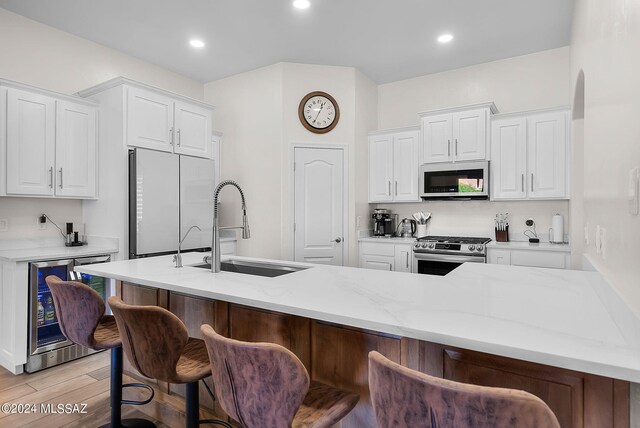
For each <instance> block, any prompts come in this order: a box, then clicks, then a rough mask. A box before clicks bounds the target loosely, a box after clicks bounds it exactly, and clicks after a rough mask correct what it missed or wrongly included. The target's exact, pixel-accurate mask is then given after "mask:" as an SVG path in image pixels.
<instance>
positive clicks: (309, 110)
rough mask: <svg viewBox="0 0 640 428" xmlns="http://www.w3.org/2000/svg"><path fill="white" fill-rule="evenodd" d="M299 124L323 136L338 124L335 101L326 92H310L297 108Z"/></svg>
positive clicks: (338, 117)
mask: <svg viewBox="0 0 640 428" xmlns="http://www.w3.org/2000/svg"><path fill="white" fill-rule="evenodd" d="M298 117H299V118H300V122H302V125H304V127H305V128H307V129H308V130H309V131H311V132H315V133H316V134H324V133H326V132H329V131H331V130H332V129H333V128H335V127H336V125H337V124H338V120H339V119H340V109H339V108H338V103H337V102H336V100H335V99H334V98H333V97H332V96H331V95H329V94H327V93H326V92H321V91H315V92H310V93H308V94H307V95H305V96H304V97H302V100H301V101H300V105H299V106H298Z"/></svg>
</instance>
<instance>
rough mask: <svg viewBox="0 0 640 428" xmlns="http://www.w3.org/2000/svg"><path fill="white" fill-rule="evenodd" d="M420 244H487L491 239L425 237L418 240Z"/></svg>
mask: <svg viewBox="0 0 640 428" xmlns="http://www.w3.org/2000/svg"><path fill="white" fill-rule="evenodd" d="M418 241H420V242H439V243H446V244H486V243H487V242H491V238H475V237H463V236H423V237H422V238H418Z"/></svg>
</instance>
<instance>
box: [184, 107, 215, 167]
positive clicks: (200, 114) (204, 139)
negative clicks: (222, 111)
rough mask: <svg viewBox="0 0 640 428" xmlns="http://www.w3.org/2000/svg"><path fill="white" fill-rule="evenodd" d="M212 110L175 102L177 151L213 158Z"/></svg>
mask: <svg viewBox="0 0 640 428" xmlns="http://www.w3.org/2000/svg"><path fill="white" fill-rule="evenodd" d="M211 117H212V114H211V110H208V109H205V108H202V107H199V106H196V105H193V104H187V103H184V102H181V101H176V102H175V133H176V134H175V152H176V153H179V154H182V155H190V156H197V157H201V158H208V159H211V158H212V157H213V146H212V144H211Z"/></svg>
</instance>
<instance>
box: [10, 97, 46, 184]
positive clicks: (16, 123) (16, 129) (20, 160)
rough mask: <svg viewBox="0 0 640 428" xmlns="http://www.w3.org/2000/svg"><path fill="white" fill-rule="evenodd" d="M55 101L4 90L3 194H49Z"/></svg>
mask: <svg viewBox="0 0 640 428" xmlns="http://www.w3.org/2000/svg"><path fill="white" fill-rule="evenodd" d="M54 160H55V101H54V99H53V98H49V97H46V96H43V95H38V94H32V93H29V92H25V91H20V90H17V89H8V90H7V194H8V195H39V196H52V195H53V186H54V177H53V175H54Z"/></svg>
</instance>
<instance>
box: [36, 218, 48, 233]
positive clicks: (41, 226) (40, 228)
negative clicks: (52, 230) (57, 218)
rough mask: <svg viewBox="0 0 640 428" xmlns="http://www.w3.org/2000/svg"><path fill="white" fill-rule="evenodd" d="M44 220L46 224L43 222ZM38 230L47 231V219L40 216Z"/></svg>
mask: <svg viewBox="0 0 640 428" xmlns="http://www.w3.org/2000/svg"><path fill="white" fill-rule="evenodd" d="M43 219H44V222H43V221H42V220H43ZM38 229H39V230H47V218H46V217H44V216H41V215H39V216H38Z"/></svg>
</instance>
